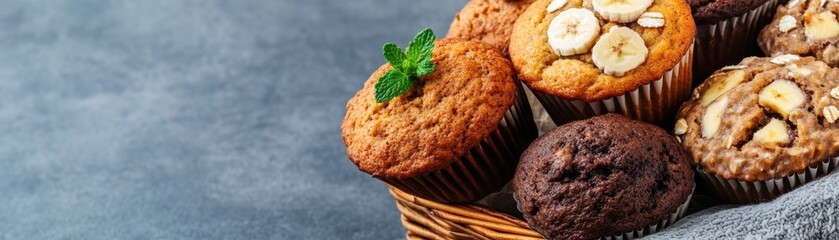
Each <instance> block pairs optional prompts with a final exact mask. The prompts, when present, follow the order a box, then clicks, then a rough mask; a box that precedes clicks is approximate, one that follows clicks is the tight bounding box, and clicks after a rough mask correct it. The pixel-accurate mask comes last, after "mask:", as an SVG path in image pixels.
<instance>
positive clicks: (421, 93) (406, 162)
mask: <svg viewBox="0 0 839 240" xmlns="http://www.w3.org/2000/svg"><path fill="white" fill-rule="evenodd" d="M435 45H436V46H435V47H434V50H433V52H432V54H433V57H432V61H433V62H434V63H435V64H436V68H435V70H434V71H433V72H431V73H429V74H428V75H425V76H423V77H420V79H419V81H418V82H417V84H416V85H414V87H412V88H411V89H410V90H408V92H406V93H405V94H403V95H401V96H398V97H396V98H394V99H391V100H390V101H388V102H384V103H376V100H375V99H374V92H375V87H374V85H375V84H376V82H377V81H378V79H379V77H381V76H382V75H383V74H385V73H386V72H387V71H388V70H390V69H392V67H391V66H390V65H388V64H385V65H383V66H381V67H380V68H379V69H378V70H377V71H376V72H374V73H373V75H371V76H370V78H369V79H368V80H367V82H365V84H364V88H363V89H361V90H360V91H359V92H358V93H356V94H355V96H354V97H353V98H352V99H350V100H349V102H347V114H346V115H345V117H344V121H343V123H342V124H341V132H342V137H343V141H344V144H345V145H346V146H347V155H348V156H349V158H350V160H351V161H352V162H353V163H355V164H356V165H357V166H358V168H359V169H360V170H361V171H364V172H366V173H369V174H371V175H373V176H374V177H379V178H407V177H412V176H416V175H421V174H424V173H428V172H431V171H434V170H438V169H440V168H444V167H446V166H447V165H448V164H450V163H451V162H453V161H455V160H457V158H459V157H461V156H462V155H463V154H465V153H466V152H467V151H468V150H469V149H471V148H472V147H475V146H477V145H478V144H479V143H480V141H481V140H482V139H484V138H486V137H487V136H488V135H489V133H490V132H492V131H493V130H495V129H496V128H497V127H498V124H499V123H500V121H501V119H502V118H503V117H504V113H505V112H506V111H507V109H508V108H510V106H512V105H513V101H514V99H515V95H516V86H515V83H514V80H513V70H512V66H511V65H510V61H509V60H507V59H506V58H504V56H503V55H501V53H500V52H499V51H498V50H497V49H496V48H494V47H492V46H490V45H488V44H486V43H482V42H478V41H469V40H464V39H442V40H437V41H436V42H435Z"/></svg>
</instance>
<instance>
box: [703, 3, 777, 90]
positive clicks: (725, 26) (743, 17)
mask: <svg viewBox="0 0 839 240" xmlns="http://www.w3.org/2000/svg"><path fill="white" fill-rule="evenodd" d="M780 1H781V0H688V4H690V7H691V12H693V19H694V20H695V21H696V41H695V47H696V54H695V55H694V63H693V66H694V69H693V74H694V75H693V76H694V77H693V81H694V84H693V85H694V86H697V85H699V84H700V83H702V81H703V80H705V79H706V78H708V76H710V75H711V73H713V72H714V71H716V70H717V69H720V68H721V67H723V66H726V65H732V64H736V63H737V62H739V61H740V60H742V59H743V58H744V57H746V56H753V55H756V54H760V49H759V48H758V46H757V44H756V43H755V39H756V38H757V34H758V32H759V31H760V29H761V28H763V26H766V24H768V23H769V21H771V20H772V12H773V11H774V10H775V7H777V6H778V4H779V2H780Z"/></svg>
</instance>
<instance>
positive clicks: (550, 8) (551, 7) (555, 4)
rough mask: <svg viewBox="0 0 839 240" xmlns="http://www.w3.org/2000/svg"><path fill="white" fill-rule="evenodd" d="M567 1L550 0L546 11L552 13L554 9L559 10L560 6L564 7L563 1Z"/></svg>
mask: <svg viewBox="0 0 839 240" xmlns="http://www.w3.org/2000/svg"><path fill="white" fill-rule="evenodd" d="M567 2H568V0H553V1H551V3H550V4H548V9H547V10H548V13H552V12H554V11H556V10H559V9H560V8H562V7H564V6H565V3H567Z"/></svg>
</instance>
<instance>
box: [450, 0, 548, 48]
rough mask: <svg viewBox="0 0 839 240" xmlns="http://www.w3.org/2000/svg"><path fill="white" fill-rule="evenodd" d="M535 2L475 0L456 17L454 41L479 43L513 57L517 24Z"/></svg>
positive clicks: (531, 0) (528, 0)
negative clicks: (514, 30)
mask: <svg viewBox="0 0 839 240" xmlns="http://www.w3.org/2000/svg"><path fill="white" fill-rule="evenodd" d="M533 1H534V0H471V1H469V2H468V3H466V6H464V7H463V9H462V10H460V12H458V13H457V15H455V16H454V21H452V24H451V26H450V27H449V34H448V35H447V36H446V37H450V38H465V39H469V40H479V41H483V42H486V43H489V44H490V45H492V46H495V47H496V48H498V49H499V50H501V53H503V54H504V56H507V55H509V53H508V51H507V48H508V47H509V45H510V33H511V32H512V31H513V23H515V22H516V19H518V18H519V15H521V13H522V12H524V10H525V9H527V6H530V3H532V2H533Z"/></svg>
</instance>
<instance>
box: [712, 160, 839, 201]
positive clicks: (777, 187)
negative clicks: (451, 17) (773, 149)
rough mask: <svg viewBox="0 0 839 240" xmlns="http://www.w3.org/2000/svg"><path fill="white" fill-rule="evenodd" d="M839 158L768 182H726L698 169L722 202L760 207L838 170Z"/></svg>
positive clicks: (733, 180)
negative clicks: (763, 203) (758, 204)
mask: <svg viewBox="0 0 839 240" xmlns="http://www.w3.org/2000/svg"><path fill="white" fill-rule="evenodd" d="M837 164H839V156H837V157H832V158H828V159H825V160H824V161H821V162H819V163H817V164H815V165H813V166H810V167H808V168H807V169H806V170H804V171H803V172H800V173H795V174H792V175H790V176H786V177H781V178H775V179H769V180H764V181H754V182H748V181H741V180H737V179H725V178H723V177H720V176H717V175H714V174H712V173H709V172H706V171H705V170H703V169H702V168H701V167H697V172H699V174H698V175H699V177H700V179H702V181H703V182H705V183H706V184H707V185H708V186H709V187H710V188H711V189H712V190H713V194H715V195H716V197H718V198H720V200H723V201H727V202H729V203H735V204H750V203H760V202H765V201H769V200H772V199H775V198H776V197H778V196H780V195H781V194H784V193H787V192H789V191H792V190H794V189H796V188H798V187H800V186H801V185H804V184H806V183H808V182H810V181H813V180H815V179H817V178H819V177H821V176H824V175H827V174H828V173H830V172H832V171H833V170H835V169H836V166H837Z"/></svg>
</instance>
